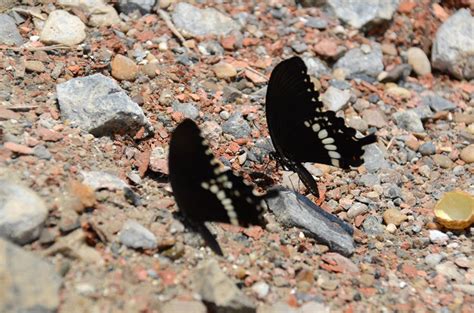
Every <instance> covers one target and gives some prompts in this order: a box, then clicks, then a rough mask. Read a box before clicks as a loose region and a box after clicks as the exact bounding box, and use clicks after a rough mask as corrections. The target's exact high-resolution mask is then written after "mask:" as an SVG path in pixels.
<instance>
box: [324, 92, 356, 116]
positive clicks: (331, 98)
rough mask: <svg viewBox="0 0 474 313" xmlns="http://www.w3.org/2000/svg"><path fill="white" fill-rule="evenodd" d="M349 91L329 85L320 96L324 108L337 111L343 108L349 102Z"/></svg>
mask: <svg viewBox="0 0 474 313" xmlns="http://www.w3.org/2000/svg"><path fill="white" fill-rule="evenodd" d="M350 98H351V92H350V91H349V90H339V89H337V88H334V87H333V86H330V87H329V88H328V89H327V90H326V92H325V93H324V94H323V95H322V96H321V101H322V102H323V103H324V105H325V106H326V108H327V109H328V110H331V111H334V112H336V111H339V110H342V109H344V108H345V107H346V106H347V104H348V103H349V99H350Z"/></svg>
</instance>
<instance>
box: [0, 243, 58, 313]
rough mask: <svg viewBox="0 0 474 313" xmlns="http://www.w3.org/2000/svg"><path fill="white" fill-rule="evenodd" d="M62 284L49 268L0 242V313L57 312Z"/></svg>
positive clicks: (25, 253)
mask: <svg viewBox="0 0 474 313" xmlns="http://www.w3.org/2000/svg"><path fill="white" fill-rule="evenodd" d="M61 284H62V279H61V277H60V276H59V275H58V274H57V273H56V271H55V270H54V267H53V266H52V265H51V264H49V263H48V262H46V261H45V260H43V259H41V258H39V257H37V256H35V255H34V254H33V253H31V252H27V251H24V250H23V249H21V248H20V247H18V246H16V245H14V244H12V243H9V242H8V241H5V240H3V239H1V238H0V312H9V313H27V312H28V313H33V312H37V313H53V312H56V311H57V308H58V306H59V288H60V287H61Z"/></svg>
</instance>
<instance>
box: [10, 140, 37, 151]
mask: <svg viewBox="0 0 474 313" xmlns="http://www.w3.org/2000/svg"><path fill="white" fill-rule="evenodd" d="M3 146H4V147H5V148H7V149H8V150H10V151H11V152H15V153H18V154H33V152H34V151H33V149H32V148H30V147H28V146H25V145H21V144H18V143H14V142H11V141H7V142H5V143H4V144H3Z"/></svg>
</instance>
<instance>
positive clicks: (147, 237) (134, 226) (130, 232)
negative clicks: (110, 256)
mask: <svg viewBox="0 0 474 313" xmlns="http://www.w3.org/2000/svg"><path fill="white" fill-rule="evenodd" d="M119 240H120V242H121V243H122V244H123V245H125V246H127V247H129V248H133V249H155V248H156V246H157V245H158V243H157V240H156V237H155V235H154V234H153V233H152V232H151V231H149V230H148V229H146V228H145V227H143V226H142V225H141V224H140V223H138V222H137V221H134V220H128V221H126V222H125V224H124V225H123V227H122V230H121V231H120V235H119Z"/></svg>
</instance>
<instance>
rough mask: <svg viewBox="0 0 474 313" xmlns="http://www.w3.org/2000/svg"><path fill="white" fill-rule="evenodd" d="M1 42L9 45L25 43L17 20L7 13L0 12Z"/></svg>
mask: <svg viewBox="0 0 474 313" xmlns="http://www.w3.org/2000/svg"><path fill="white" fill-rule="evenodd" d="M0 44H3V45H8V46H19V45H21V44H23V37H21V35H20V32H19V31H18V28H16V24H15V20H14V19H13V18H11V17H10V16H9V15H7V14H0Z"/></svg>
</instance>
